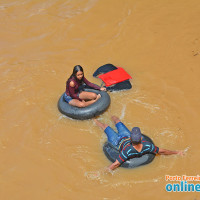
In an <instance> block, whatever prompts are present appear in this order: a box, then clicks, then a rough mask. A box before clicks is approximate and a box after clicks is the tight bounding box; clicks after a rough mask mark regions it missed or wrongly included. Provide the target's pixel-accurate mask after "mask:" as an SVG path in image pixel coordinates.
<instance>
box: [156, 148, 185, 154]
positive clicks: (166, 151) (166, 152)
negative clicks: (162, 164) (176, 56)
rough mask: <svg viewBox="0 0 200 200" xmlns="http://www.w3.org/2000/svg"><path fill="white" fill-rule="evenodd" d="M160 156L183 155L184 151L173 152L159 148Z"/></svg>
mask: <svg viewBox="0 0 200 200" xmlns="http://www.w3.org/2000/svg"><path fill="white" fill-rule="evenodd" d="M158 154H160V155H172V154H178V155H183V152H182V151H171V150H167V149H161V148H159V151H158Z"/></svg>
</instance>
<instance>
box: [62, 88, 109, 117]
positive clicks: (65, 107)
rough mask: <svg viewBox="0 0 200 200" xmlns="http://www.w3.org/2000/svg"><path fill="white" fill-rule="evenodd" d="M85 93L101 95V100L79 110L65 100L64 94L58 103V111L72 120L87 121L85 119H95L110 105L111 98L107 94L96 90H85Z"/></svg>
mask: <svg viewBox="0 0 200 200" xmlns="http://www.w3.org/2000/svg"><path fill="white" fill-rule="evenodd" d="M84 91H87V92H94V93H96V94H101V98H100V99H98V101H96V102H95V103H93V104H91V105H89V106H87V107H84V108H78V107H75V106H71V105H70V104H68V103H67V102H66V101H65V100H64V94H63V95H62V96H61V97H60V99H59V101H58V110H59V111H60V112H61V113H62V114H64V115H66V116H68V117H70V118H72V119H79V120H85V119H91V118H93V117H96V116H98V115H100V114H102V113H103V112H104V111H105V110H106V109H107V108H108V106H109V105H110V96H109V95H108V93H107V92H104V91H99V90H94V89H86V88H85V89H84Z"/></svg>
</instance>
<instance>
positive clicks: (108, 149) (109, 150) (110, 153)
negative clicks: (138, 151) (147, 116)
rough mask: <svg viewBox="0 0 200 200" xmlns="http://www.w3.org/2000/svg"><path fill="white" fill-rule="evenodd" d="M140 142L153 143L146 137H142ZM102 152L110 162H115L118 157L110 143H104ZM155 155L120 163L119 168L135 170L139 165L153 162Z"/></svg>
mask: <svg viewBox="0 0 200 200" xmlns="http://www.w3.org/2000/svg"><path fill="white" fill-rule="evenodd" d="M142 137H143V138H142V140H145V141H148V142H151V143H153V141H152V140H151V139H150V138H149V137H148V136H146V135H142ZM103 151H104V154H105V155H106V157H107V158H108V159H109V160H110V161H111V162H115V160H116V158H118V156H119V151H118V149H117V147H115V146H113V145H112V144H111V143H110V142H106V143H105V144H104V146H103ZM154 158H155V154H150V153H149V154H144V155H143V156H141V157H135V158H131V159H129V160H127V161H126V162H124V163H122V164H121V165H120V166H121V167H124V168H135V167H139V166H141V165H146V164H148V163H150V162H152V161H153V159H154Z"/></svg>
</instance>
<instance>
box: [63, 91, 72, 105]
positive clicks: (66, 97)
mask: <svg viewBox="0 0 200 200" xmlns="http://www.w3.org/2000/svg"><path fill="white" fill-rule="evenodd" d="M64 99H65V101H66V102H67V103H69V102H70V101H71V100H72V98H71V97H70V96H68V95H67V94H66V93H65V94H64Z"/></svg>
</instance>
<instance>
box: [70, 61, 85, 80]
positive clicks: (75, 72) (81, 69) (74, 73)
mask: <svg viewBox="0 0 200 200" xmlns="http://www.w3.org/2000/svg"><path fill="white" fill-rule="evenodd" d="M79 71H81V72H83V68H82V67H81V66H80V65H76V66H75V67H74V69H73V72H72V74H71V76H70V77H69V79H71V78H75V80H76V81H79V82H82V80H83V78H82V80H78V79H77V78H76V74H77V72H79ZM83 77H84V72H83ZM69 79H68V80H67V82H68V81H69Z"/></svg>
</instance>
